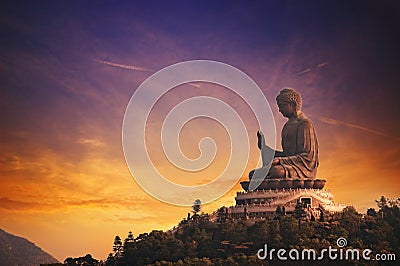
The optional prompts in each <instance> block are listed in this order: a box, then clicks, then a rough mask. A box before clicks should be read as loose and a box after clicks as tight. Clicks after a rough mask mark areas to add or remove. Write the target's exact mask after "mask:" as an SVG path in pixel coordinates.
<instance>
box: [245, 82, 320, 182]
mask: <svg viewBox="0 0 400 266" xmlns="http://www.w3.org/2000/svg"><path fill="white" fill-rule="evenodd" d="M276 102H277V105H278V108H279V112H280V113H282V115H283V116H284V117H286V118H288V121H287V122H286V124H285V125H284V127H283V129H282V149H283V151H275V155H274V159H273V160H272V163H271V168H270V169H269V171H268V173H267V174H266V175H267V178H279V179H285V178H286V179H287V178H296V179H315V178H316V174H317V167H318V163H319V162H318V141H317V135H316V133H315V130H314V126H313V124H312V122H311V120H310V119H308V118H307V117H306V116H305V115H304V114H303V113H302V112H301V104H302V99H301V95H300V93H298V92H297V91H295V90H294V89H291V88H284V89H282V90H281V92H280V93H279V95H278V96H277V97H276ZM257 137H258V147H259V148H260V150H261V156H262V159H263V167H262V168H265V169H267V168H268V163H269V162H270V161H271V160H268V156H269V155H270V154H272V153H273V152H274V151H273V150H272V149H271V148H270V147H268V146H267V145H266V144H265V139H264V135H263V133H262V132H261V131H258V132H257ZM260 170H262V169H260ZM266 171H267V170H265V171H264V172H266ZM253 174H254V170H253V171H251V172H250V173H249V177H250V179H251V178H252V176H253Z"/></svg>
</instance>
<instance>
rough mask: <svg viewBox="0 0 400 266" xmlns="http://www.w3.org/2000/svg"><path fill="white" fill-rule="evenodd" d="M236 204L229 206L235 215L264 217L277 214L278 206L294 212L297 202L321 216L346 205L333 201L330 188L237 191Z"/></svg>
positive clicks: (315, 214)
mask: <svg viewBox="0 0 400 266" xmlns="http://www.w3.org/2000/svg"><path fill="white" fill-rule="evenodd" d="M235 200H236V206H231V207H230V208H229V213H231V214H232V215H233V216H237V217H241V215H243V214H245V213H246V214H247V215H248V216H249V217H253V218H262V217H266V216H268V215H275V214H276V209H277V207H284V208H285V213H286V214H289V215H290V214H292V213H293V212H294V210H295V207H296V204H297V203H298V202H301V203H303V204H304V206H306V211H307V212H310V213H312V214H313V215H314V217H319V216H320V213H321V212H324V213H325V214H327V213H333V212H340V211H342V210H343V208H345V207H346V206H345V205H343V204H338V203H335V202H334V201H333V195H332V193H331V192H330V191H329V190H325V189H314V188H297V189H274V190H273V189H268V190H263V189H260V190H254V191H245V192H237V195H236V197H235Z"/></svg>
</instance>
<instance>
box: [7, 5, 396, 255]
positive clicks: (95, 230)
mask: <svg viewBox="0 0 400 266" xmlns="http://www.w3.org/2000/svg"><path fill="white" fill-rule="evenodd" d="M131 2H132V3H131ZM144 2H146V4H144ZM215 2H216V3H214V1H172V2H171V1H143V2H142V3H141V4H140V3H138V4H134V3H133V1H126V2H125V1H84V2H83V1H38V2H36V1H29V2H28V1H27V2H23V1H17V2H14V1H8V2H7V1H2V2H1V4H0V33H1V39H0V80H1V83H0V86H1V88H0V117H1V120H0V123H1V124H0V125H1V131H0V228H2V229H4V230H6V231H8V232H10V233H13V234H16V235H19V236H23V237H26V238H28V239H29V240H30V241H32V242H34V243H35V244H37V245H38V246H40V247H41V248H43V249H44V250H46V251H47V252H49V253H50V254H52V255H54V256H55V257H56V258H57V259H59V260H60V261H64V259H65V258H66V257H69V256H71V257H77V256H82V255H85V254H87V253H91V254H92V255H93V256H94V257H95V258H97V259H105V258H106V257H107V255H108V253H110V252H111V249H112V243H113V239H114V236H115V235H120V236H121V238H125V237H126V236H127V234H128V232H129V231H132V232H133V234H134V235H135V236H137V235H138V234H140V233H143V232H149V231H151V230H153V229H162V230H168V229H170V228H172V227H173V226H174V225H176V224H177V223H178V222H179V221H180V220H181V219H182V218H183V217H186V215H187V212H189V211H190V210H191V208H190V207H178V206H173V205H170V204H166V203H163V202H161V201H158V200H156V199H155V198H153V197H151V196H149V195H148V194H147V193H146V192H144V191H143V190H142V189H141V188H140V187H139V185H138V184H137V183H136V182H135V181H134V179H133V178H132V176H131V174H130V172H129V169H128V167H127V165H126V163H125V159H124V154H123V149H122V139H121V135H122V122H123V117H124V113H125V109H126V107H127V104H128V102H129V100H130V98H131V96H132V94H133V93H134V92H135V89H136V88H137V87H138V86H139V85H140V84H141V83H142V82H143V81H145V80H146V79H147V78H148V77H150V76H151V75H152V74H154V73H155V72H157V71H158V70H161V69H163V68H164V67H167V66H169V65H171V64H175V63H179V62H182V61H187V60H196V59H208V60H215V61H220V62H224V63H226V64H229V65H232V66H234V67H236V68H238V69H240V70H241V71H243V72H244V73H246V74H247V75H249V76H250V77H251V78H252V79H253V80H254V81H255V82H256V83H257V84H258V85H259V87H260V88H261V89H262V91H263V93H264V95H265V97H266V99H267V100H268V102H269V104H270V105H271V108H272V111H273V114H274V117H275V121H276V130H277V136H278V139H277V141H278V142H279V141H280V131H281V129H282V126H283V124H284V123H285V119H284V118H283V117H282V116H281V115H280V114H279V113H278V110H277V107H276V103H275V97H276V95H277V94H278V93H279V91H280V89H281V88H282V87H293V88H295V89H296V90H298V91H299V92H300V93H301V94H302V96H303V111H304V113H305V114H306V115H307V116H308V117H310V118H311V119H312V121H313V122H314V126H315V128H316V131H317V135H318V141H319V145H320V150H319V154H320V166H319V169H318V177H319V178H323V179H326V180H327V185H326V188H328V189H330V190H331V191H332V193H333V195H334V199H335V201H336V202H340V203H345V204H347V205H353V206H355V207H356V208H357V210H359V211H360V212H364V211H365V210H366V209H367V208H369V207H375V202H374V200H375V199H378V198H379V197H380V196H381V195H385V196H387V197H399V196H400V179H399V174H398V170H399V167H400V160H399V156H400V146H399V144H400V135H399V132H400V123H399V118H398V116H399V114H400V112H399V111H400V110H399V109H400V107H399V106H400V104H399V103H400V99H399V91H400V74H399V69H400V63H399V62H400V52H399V47H400V43H399V40H400V31H399V19H400V6H399V4H398V3H396V1H255V2H253V3H251V4H248V3H247V2H246V1H241V2H239V1H215ZM320 2H323V3H320ZM348 2H351V3H348ZM196 95H208V96H213V97H217V98H219V99H221V100H223V101H225V102H227V103H228V104H229V105H231V106H232V107H233V108H235V109H236V110H237V112H238V113H239V114H240V115H241V116H242V117H243V118H244V120H245V123H246V125H247V126H248V133H249V136H250V139H249V141H250V143H251V147H250V149H251V150H250V151H251V153H250V163H249V165H248V167H247V168H246V170H245V173H244V175H243V178H242V180H246V179H247V173H248V171H249V170H251V169H252V167H253V166H254V164H255V163H256V161H257V160H258V150H257V148H256V131H257V130H258V128H257V124H256V123H255V120H254V117H253V116H252V114H251V110H250V109H249V107H248V106H246V105H245V103H244V102H243V101H241V100H240V98H237V95H234V94H232V93H230V92H229V91H227V90H226V89H224V88H223V87H220V86H217V85H213V84H207V83H196V84H194V85H193V84H192V85H182V86H179V87H177V88H176V89H174V90H173V91H171V92H170V93H168V94H167V95H165V96H164V97H163V98H161V99H160V101H159V102H158V103H157V105H156V106H155V108H154V112H153V113H152V114H151V116H150V117H149V124H148V128H147V129H148V130H147V131H148V132H149V134H150V135H148V136H147V140H148V141H150V142H151V143H150V144H152V145H153V146H152V147H151V148H149V152H150V154H151V155H152V160H153V162H154V164H155V165H156V166H157V167H159V170H160V172H162V173H165V174H167V175H169V177H170V179H171V180H173V181H174V182H177V183H181V184H185V185H191V184H198V183H199V182H200V183H201V182H209V181H210V180H209V179H210V178H212V177H213V176H214V175H215V173H219V172H220V171H222V170H223V168H224V165H225V164H226V162H227V161H228V160H229V154H228V153H229V150H230V146H229V137H228V135H227V133H226V132H225V131H224V129H223V127H222V126H221V125H220V124H218V123H216V122H215V121H210V120H207V119H198V120H196V121H192V125H191V124H190V123H189V124H188V125H187V126H185V127H184V128H183V131H182V134H181V135H182V139H180V143H181V145H182V149H183V151H184V153H185V154H186V155H187V156H188V157H190V158H195V157H196V156H198V155H199V151H198V148H197V144H198V141H199V140H200V139H201V138H202V137H204V136H212V137H213V138H214V139H215V142H216V144H217V146H218V152H217V157H216V159H215V162H214V163H215V165H212V166H210V168H207V169H206V170H205V171H204V172H202V173H197V176H195V177H193V179H190V178H188V177H187V176H186V175H184V174H182V173H179V172H178V171H177V169H176V168H174V167H173V166H171V165H170V164H169V163H168V161H166V159H165V157H164V155H163V154H162V149H161V145H160V128H161V126H162V122H163V121H162V118H163V117H165V114H166V113H168V112H169V110H170V109H171V108H172V107H173V106H174V105H175V104H176V103H178V102H180V101H182V100H185V99H187V98H190V97H193V96H196ZM191 126H192V127H191ZM150 144H149V145H150ZM278 148H279V145H278ZM239 190H241V187H240V184H239V183H237V185H236V186H235V187H234V188H233V189H231V190H230V191H229V192H228V193H227V194H226V195H225V196H223V197H222V198H220V199H218V200H217V201H214V202H212V203H210V204H207V205H205V206H203V210H204V211H205V212H212V211H213V210H215V209H217V208H218V207H220V206H223V205H225V206H230V205H233V204H234V196H235V193H236V192H237V191H239ZM193 200H195V199H193Z"/></svg>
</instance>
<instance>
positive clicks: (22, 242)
mask: <svg viewBox="0 0 400 266" xmlns="http://www.w3.org/2000/svg"><path fill="white" fill-rule="evenodd" d="M55 262H58V261H57V259H55V258H54V257H53V256H51V255H50V254H48V253H46V252H45V251H43V250H42V249H41V248H40V247H38V246H36V245H35V244H34V243H32V242H30V241H29V240H27V239H25V238H22V237H19V236H15V235H12V234H10V233H7V232H6V231H4V230H2V229H0V264H1V265H8V266H13V265H18V266H31V265H32V266H33V265H36V266H37V265H39V264H44V263H55Z"/></svg>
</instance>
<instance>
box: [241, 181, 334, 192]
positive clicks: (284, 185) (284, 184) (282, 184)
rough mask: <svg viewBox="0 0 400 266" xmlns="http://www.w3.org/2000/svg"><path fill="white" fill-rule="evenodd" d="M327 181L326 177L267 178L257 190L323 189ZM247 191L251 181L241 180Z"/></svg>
mask: <svg viewBox="0 0 400 266" xmlns="http://www.w3.org/2000/svg"><path fill="white" fill-rule="evenodd" d="M325 183H326V181H325V180H324V179H305V180H301V179H265V180H264V181H263V182H262V183H261V184H260V186H258V188H257V189H256V190H267V189H298V188H313V189H323V188H324V186H325ZM240 184H241V185H242V188H243V189H244V190H245V191H249V184H250V181H243V182H240Z"/></svg>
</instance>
